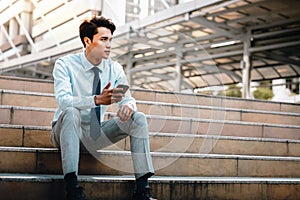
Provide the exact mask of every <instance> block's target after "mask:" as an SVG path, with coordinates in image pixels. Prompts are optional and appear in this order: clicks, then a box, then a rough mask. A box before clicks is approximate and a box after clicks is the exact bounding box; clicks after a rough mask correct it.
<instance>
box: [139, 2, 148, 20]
mask: <svg viewBox="0 0 300 200" xmlns="http://www.w3.org/2000/svg"><path fill="white" fill-rule="evenodd" d="M139 3H140V9H141V12H140V15H139V17H140V19H143V18H145V17H147V16H148V13H149V0H143V1H140V2H139Z"/></svg>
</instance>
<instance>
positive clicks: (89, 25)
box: [79, 16, 116, 47]
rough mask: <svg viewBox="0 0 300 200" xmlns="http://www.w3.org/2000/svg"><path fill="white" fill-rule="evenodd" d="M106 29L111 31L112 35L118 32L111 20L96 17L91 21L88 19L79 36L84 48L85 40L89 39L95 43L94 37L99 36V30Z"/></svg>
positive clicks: (80, 29) (84, 22) (83, 24)
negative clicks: (100, 28)
mask: <svg viewBox="0 0 300 200" xmlns="http://www.w3.org/2000/svg"><path fill="white" fill-rule="evenodd" d="M99 27H105V28H108V29H109V30H110V31H111V34H113V33H114V31H115V30H116V26H115V24H114V23H113V22H112V20H111V19H108V18H105V17H103V16H94V17H92V18H91V19H86V20H84V21H83V22H82V24H81V25H80V26H79V35H80V39H81V42H82V43H83V46H84V47H85V43H84V40H83V39H84V38H85V37H88V38H89V39H90V40H91V41H93V36H94V35H95V34H97V33H98V32H97V28H99Z"/></svg>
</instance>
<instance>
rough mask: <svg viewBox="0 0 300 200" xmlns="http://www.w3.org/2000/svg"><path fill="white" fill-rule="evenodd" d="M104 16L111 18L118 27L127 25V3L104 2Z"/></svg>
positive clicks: (109, 0)
mask: <svg viewBox="0 0 300 200" xmlns="http://www.w3.org/2000/svg"><path fill="white" fill-rule="evenodd" d="M102 9H103V10H102V11H101V12H102V15H103V16H105V17H109V18H111V19H112V21H113V22H114V23H115V25H116V26H117V29H118V26H121V25H124V24H125V19H126V1H120V0H103V5H102Z"/></svg>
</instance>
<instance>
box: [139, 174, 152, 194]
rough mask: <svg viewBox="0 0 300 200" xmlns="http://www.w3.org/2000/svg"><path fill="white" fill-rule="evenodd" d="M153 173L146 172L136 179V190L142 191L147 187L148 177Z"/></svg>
mask: <svg viewBox="0 0 300 200" xmlns="http://www.w3.org/2000/svg"><path fill="white" fill-rule="evenodd" d="M152 175H153V174H152V173H148V174H146V175H144V176H142V177H140V178H138V179H137V180H136V190H137V191H143V190H144V189H145V188H147V187H149V183H148V178H150V177H151V176H152Z"/></svg>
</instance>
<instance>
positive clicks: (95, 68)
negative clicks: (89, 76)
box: [92, 67, 101, 74]
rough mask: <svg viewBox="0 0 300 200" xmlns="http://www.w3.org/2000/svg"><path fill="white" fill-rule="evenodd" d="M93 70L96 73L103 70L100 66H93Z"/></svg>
mask: <svg viewBox="0 0 300 200" xmlns="http://www.w3.org/2000/svg"><path fill="white" fill-rule="evenodd" d="M92 70H93V72H94V73H95V74H96V73H99V72H100V71H101V70H100V69H99V68H98V67H93V68H92Z"/></svg>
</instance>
